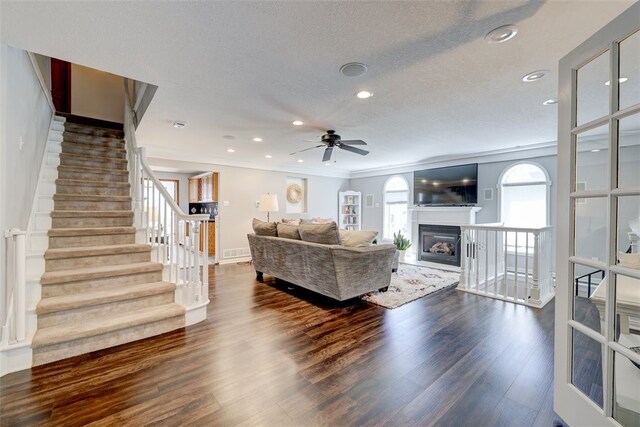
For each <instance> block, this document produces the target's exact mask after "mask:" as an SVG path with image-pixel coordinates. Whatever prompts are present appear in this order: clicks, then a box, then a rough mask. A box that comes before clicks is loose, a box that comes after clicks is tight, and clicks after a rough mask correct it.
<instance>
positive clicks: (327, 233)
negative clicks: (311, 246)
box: [298, 222, 340, 245]
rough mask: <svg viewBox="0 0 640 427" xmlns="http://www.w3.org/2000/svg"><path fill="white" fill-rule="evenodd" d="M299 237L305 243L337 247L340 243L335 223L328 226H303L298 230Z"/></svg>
mask: <svg viewBox="0 0 640 427" xmlns="http://www.w3.org/2000/svg"><path fill="white" fill-rule="evenodd" d="M298 231H299V232H300V237H301V238H302V240H304V241H305V242H311V243H322V244H324V245H337V244H338V243H340V239H339V237H338V226H337V225H336V223H335V222H330V223H328V224H305V225H301V226H300V227H299V228H298Z"/></svg>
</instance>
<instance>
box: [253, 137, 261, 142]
mask: <svg viewBox="0 0 640 427" xmlns="http://www.w3.org/2000/svg"><path fill="white" fill-rule="evenodd" d="M253 142H262V138H253Z"/></svg>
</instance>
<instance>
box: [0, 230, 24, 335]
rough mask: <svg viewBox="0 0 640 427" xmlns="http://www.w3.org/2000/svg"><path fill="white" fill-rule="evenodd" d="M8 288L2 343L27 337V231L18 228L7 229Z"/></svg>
mask: <svg viewBox="0 0 640 427" xmlns="http://www.w3.org/2000/svg"><path fill="white" fill-rule="evenodd" d="M4 237H5V238H6V239H7V246H6V247H7V249H8V251H7V289H6V294H5V310H4V319H2V320H3V322H2V331H1V333H2V336H1V338H0V344H1V345H3V346H6V345H9V344H15V343H19V342H22V341H24V340H25V338H26V327H27V316H26V280H25V277H26V268H25V264H26V250H25V240H26V239H25V238H26V232H25V231H22V230H19V229H17V228H12V229H10V230H6V231H5V233H4Z"/></svg>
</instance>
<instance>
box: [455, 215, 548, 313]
mask: <svg viewBox="0 0 640 427" xmlns="http://www.w3.org/2000/svg"><path fill="white" fill-rule="evenodd" d="M461 230H462V254H461V263H460V265H461V267H460V284H459V286H458V289H461V290H463V291H466V292H471V293H475V294H479V295H484V296H488V297H491V298H497V299H502V300H505V301H511V302H515V303H519V304H525V305H529V306H533V307H543V306H544V305H545V304H546V303H547V302H549V301H550V300H551V299H552V298H553V296H554V294H555V290H554V283H553V280H554V279H553V277H554V275H553V227H539V228H522V227H504V226H502V225H494V224H491V225H482V224H476V225H463V226H461Z"/></svg>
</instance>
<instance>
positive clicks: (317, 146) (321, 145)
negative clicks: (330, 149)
mask: <svg viewBox="0 0 640 427" xmlns="http://www.w3.org/2000/svg"><path fill="white" fill-rule="evenodd" d="M320 147H324V144H320V145H316V146H315V147H311V148H305V149H304V150H300V151H296V152H295V153H291V154H289V155H290V156H293V155H294V154H298V153H302V152H303V151H309V150H315V149H316V148H320Z"/></svg>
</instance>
